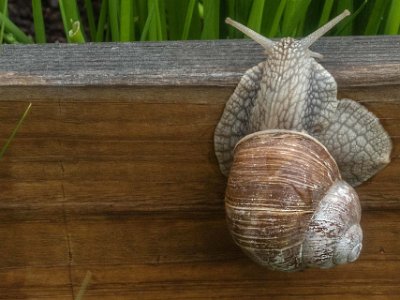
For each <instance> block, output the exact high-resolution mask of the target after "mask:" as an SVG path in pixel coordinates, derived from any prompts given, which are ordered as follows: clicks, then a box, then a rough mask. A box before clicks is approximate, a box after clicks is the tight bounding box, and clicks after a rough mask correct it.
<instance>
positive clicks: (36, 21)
mask: <svg viewBox="0 0 400 300" xmlns="http://www.w3.org/2000/svg"><path fill="white" fill-rule="evenodd" d="M32 12H33V25H34V28H35V41H36V43H40V44H43V43H46V31H45V29H44V21H43V12H42V0H32Z"/></svg>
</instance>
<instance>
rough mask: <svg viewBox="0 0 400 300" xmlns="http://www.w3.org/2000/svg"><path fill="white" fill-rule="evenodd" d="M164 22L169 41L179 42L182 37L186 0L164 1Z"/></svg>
mask: <svg viewBox="0 0 400 300" xmlns="http://www.w3.org/2000/svg"><path fill="white" fill-rule="evenodd" d="M164 3H165V11H166V12H167V14H166V22H167V24H168V37H169V39H170V40H179V39H180V38H181V37H182V32H183V27H184V21H185V17H186V11H187V6H188V1H187V0H165V1H164Z"/></svg>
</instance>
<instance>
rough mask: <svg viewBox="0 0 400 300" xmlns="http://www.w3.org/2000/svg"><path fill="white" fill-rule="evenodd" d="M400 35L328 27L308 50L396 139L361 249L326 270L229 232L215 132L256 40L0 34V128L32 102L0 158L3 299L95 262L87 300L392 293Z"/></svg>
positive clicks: (398, 230) (66, 292) (37, 289)
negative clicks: (278, 266)
mask: <svg viewBox="0 0 400 300" xmlns="http://www.w3.org/2000/svg"><path fill="white" fill-rule="evenodd" d="M399 45H400V37H399V36H392V37H389V36H379V37H334V38H333V37H332V38H331V37H327V38H321V39H320V40H318V41H317V42H316V43H315V44H314V45H313V46H312V47H311V49H312V51H314V52H318V53H321V54H322V55H323V56H324V58H323V59H322V60H320V61H319V63H320V64H321V65H323V67H324V68H325V69H326V70H327V71H328V72H329V73H330V74H331V75H332V76H333V77H334V78H335V80H336V82H337V83H338V99H342V98H348V99H352V100H354V101H356V102H358V103H360V104H362V105H363V106H365V107H366V108H367V109H368V110H369V111H371V112H372V113H373V114H374V115H376V116H377V117H378V118H379V120H380V123H381V124H382V126H383V127H384V128H385V130H386V131H387V132H388V134H389V135H390V138H391V140H392V142H393V151H392V154H391V157H390V158H391V163H390V164H389V165H388V166H387V167H386V168H384V169H383V170H381V171H380V172H378V173H377V174H376V175H375V176H373V177H371V178H370V179H368V180H367V181H366V182H364V183H363V184H361V185H359V186H357V187H356V188H355V190H356V191H357V193H358V196H359V199H360V204H361V207H362V210H363V215H362V218H361V225H362V227H363V231H364V237H363V249H362V253H361V255H360V259H359V260H357V262H355V263H352V264H348V265H344V266H340V267H339V268H343V269H339V268H337V269H333V270H332V271H329V272H325V273H324V274H323V275H321V272H323V271H321V270H319V269H310V270H308V271H307V272H303V273H281V272H279V273H278V272H269V271H266V270H265V268H261V267H259V266H257V265H256V264H253V263H251V262H250V261H249V260H248V259H247V258H246V256H245V255H243V253H242V252H241V251H240V249H239V248H238V247H237V246H236V245H235V244H234V242H233V241H232V239H231V237H230V236H229V233H228V230H227V228H226V221H225V213H224V207H223V206H224V204H223V199H224V194H225V189H226V182H227V179H226V177H225V176H223V174H221V171H220V169H219V166H218V161H217V159H216V157H215V154H214V141H213V137H214V131H215V128H216V125H217V124H218V122H219V120H220V117H221V115H222V113H223V110H224V107H225V104H226V102H227V101H228V99H229V97H230V96H231V94H232V93H233V91H234V89H235V87H236V86H237V84H238V83H239V82H240V78H241V77H242V76H243V74H244V73H245V72H246V70H247V69H249V68H251V67H253V66H255V65H257V64H258V63H259V62H262V61H263V60H265V55H264V54H263V48H262V47H261V46H259V45H258V44H256V43H254V42H252V41H249V40H223V41H188V42H162V43H156V42H154V43H153V42H152V43H121V44H115V43H110V44H86V45H65V44H48V45H29V46H26V45H3V46H2V51H1V55H0V104H1V107H0V114H1V122H0V124H1V126H0V135H1V137H2V138H3V140H5V139H6V138H7V137H8V135H9V133H10V132H11V131H12V129H13V128H14V126H15V123H16V121H17V120H18V119H19V117H20V112H21V111H23V110H24V109H25V107H26V104H27V102H32V110H31V113H30V114H29V116H28V117H27V119H26V120H25V122H24V124H23V126H22V127H21V129H20V131H19V132H18V134H17V136H16V138H15V139H14V141H13V143H12V144H11V147H10V148H9V150H8V152H7V153H6V155H5V157H4V159H3V160H2V161H1V162H0V164H1V167H0V173H1V178H2V180H1V181H0V185H1V187H2V191H3V193H2V199H1V201H0V239H1V241H2V255H1V256H0V278H2V280H0V289H1V292H0V294H1V296H3V298H4V299H16V298H24V297H25V298H31V299H44V298H49V299H73V298H74V297H71V295H70V294H71V290H74V291H75V295H76V294H77V291H78V290H79V286H80V284H81V282H82V280H83V278H84V275H85V273H86V271H87V270H90V271H91V272H92V274H93V278H95V279H96V284H94V285H91V286H89V289H88V290H87V293H88V296H89V297H90V295H91V293H93V294H92V296H93V297H94V298H96V297H97V298H98V295H101V296H102V297H104V298H109V299H113V297H115V291H116V290H118V295H119V296H120V297H121V298H127V299H131V298H132V297H134V296H137V298H140V299H143V298H147V299H154V298H163V299H166V298H174V297H176V295H177V293H182V292H183V291H184V293H185V294H180V295H182V297H185V298H202V297H203V298H204V297H207V296H209V298H212V296H215V297H217V296H221V297H222V298H226V299H232V298H248V297H254V298H259V299H260V298H268V297H276V295H277V294H278V293H279V295H289V294H290V295H292V296H293V297H295V296H298V298H299V299H307V297H308V298H309V297H310V296H309V295H310V293H311V291H312V293H315V294H319V295H324V294H325V293H329V295H333V296H336V298H339V297H340V298H342V297H343V291H345V290H346V289H347V290H348V291H350V292H351V291H355V290H360V284H361V283H362V286H363V288H362V293H363V294H362V295H361V294H360V295H361V296H360V297H359V298H362V299H368V296H369V295H372V296H374V295H378V296H377V297H379V295H383V294H390V295H393V293H394V288H393V287H398V286H400V279H399V278H398V276H397V275H398V269H399V266H400V261H399V257H400V244H399V240H398V238H397V237H398V236H399V234H400V224H399V222H398V212H397V211H396V210H398V209H400V185H399V182H398V178H399V174H400V161H399V155H400V147H399V145H400V139H399V132H400V118H399V115H400V101H399V99H400V72H399V70H400V52H399V51H398V49H399ZM355 250H357V249H355ZM355 250H354V251H355ZM355 252H356V251H355ZM344 268H345V271H344ZM132 270H135V272H132ZM49 274H51V276H49ZM171 274H173V276H174V277H171ZM343 274H346V276H345V277H343ZM210 278H212V282H211V281H210ZM348 278H351V279H352V280H351V282H352V283H354V284H358V286H353V285H351V283H349V281H348V280H347V279H348ZM328 281H329V284H327V282H328ZM199 283H200V284H199ZM261 283H262V284H261ZM165 287H168V288H167V289H166V288H165ZM249 289H251V291H252V293H251V295H250V296H249V293H248V291H249ZM205 293H206V294H205ZM306 293H309V294H307V295H308V296H307V295H306ZM85 295H86V294H85ZM205 295H206V296H205ZM242 296H243V297H242ZM282 297H283V298H284V296H282ZM397 298H398V297H397ZM393 299H396V296H394V297H393Z"/></svg>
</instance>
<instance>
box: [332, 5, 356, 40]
mask: <svg viewBox="0 0 400 300" xmlns="http://www.w3.org/2000/svg"><path fill="white" fill-rule="evenodd" d="M345 9H348V10H349V11H350V12H351V13H352V15H351V16H352V17H354V14H353V11H354V3H353V0H342V1H339V2H338V4H337V6H336V15H339V14H340V13H342V12H343V11H344V10H345ZM346 21H347V22H341V23H339V24H338V25H336V33H337V32H340V33H341V35H351V34H353V22H352V19H350V18H346Z"/></svg>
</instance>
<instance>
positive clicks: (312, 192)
mask: <svg viewBox="0 0 400 300" xmlns="http://www.w3.org/2000/svg"><path fill="white" fill-rule="evenodd" d="M225 209H226V215H227V222H228V228H229V230H230V232H231V235H232V237H233V239H234V241H235V242H236V244H238V245H239V246H240V247H241V248H242V250H243V251H244V252H245V253H246V254H247V255H248V256H249V257H250V258H251V259H253V260H254V261H255V262H257V263H259V264H261V265H264V266H267V267H269V268H271V269H275V270H281V271H296V270H300V269H304V268H307V267H320V268H329V267H333V266H335V265H337V264H342V263H346V262H351V261H354V260H356V259H357V257H358V255H359V253H360V251H361V248H362V230H361V227H360V225H359V222H360V218H361V208H360V203H359V200H358V196H357V194H356V192H355V191H354V189H353V188H352V187H351V186H350V185H349V184H348V183H346V182H345V181H343V180H342V178H341V176H340V172H339V169H338V167H337V164H336V162H335V160H334V159H333V157H332V156H331V155H330V153H329V152H328V150H327V149H326V148H325V147H324V146H323V145H322V144H321V143H320V142H318V141H317V140H316V139H314V138H312V137H311V136H309V135H307V134H304V133H300V132H295V131H288V130H266V131H261V132H256V133H254V134H251V135H248V136H246V137H245V138H244V139H242V140H241V141H239V143H238V144H237V145H236V148H235V155H234V161H233V164H232V168H231V172H230V175H229V178H228V184H227V190H226V196H225Z"/></svg>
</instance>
